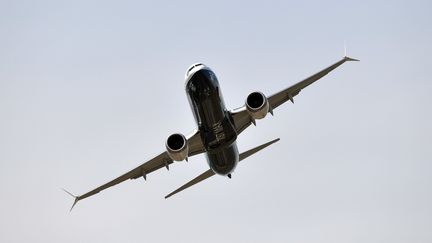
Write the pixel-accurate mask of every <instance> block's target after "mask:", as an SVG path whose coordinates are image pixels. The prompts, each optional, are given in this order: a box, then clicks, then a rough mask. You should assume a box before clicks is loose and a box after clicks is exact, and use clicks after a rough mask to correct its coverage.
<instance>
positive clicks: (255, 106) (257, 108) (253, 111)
mask: <svg viewBox="0 0 432 243" xmlns="http://www.w3.org/2000/svg"><path fill="white" fill-rule="evenodd" d="M246 109H247V111H248V112H249V114H250V116H251V117H252V118H254V119H262V118H264V117H265V116H266V115H267V113H268V112H269V103H268V100H267V97H266V96H265V95H264V94H263V93H261V92H253V93H250V94H249V95H248V97H247V98H246Z"/></svg>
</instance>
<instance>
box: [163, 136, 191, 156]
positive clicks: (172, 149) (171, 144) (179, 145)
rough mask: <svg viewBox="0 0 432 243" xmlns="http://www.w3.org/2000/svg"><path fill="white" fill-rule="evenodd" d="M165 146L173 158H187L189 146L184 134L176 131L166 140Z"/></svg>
mask: <svg viewBox="0 0 432 243" xmlns="http://www.w3.org/2000/svg"><path fill="white" fill-rule="evenodd" d="M165 147H166V150H167V152H168V155H169V157H170V158H171V159H172V160H174V161H182V160H185V159H187V156H188V153H189V147H188V143H187V139H186V137H185V136H184V135H183V134H180V133H174V134H172V135H170V136H169V137H168V138H167V140H166V142H165Z"/></svg>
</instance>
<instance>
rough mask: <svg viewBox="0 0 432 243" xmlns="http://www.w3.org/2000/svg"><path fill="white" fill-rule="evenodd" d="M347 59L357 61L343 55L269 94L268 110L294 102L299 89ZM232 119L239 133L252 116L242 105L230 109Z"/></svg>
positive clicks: (247, 124) (271, 110) (246, 125)
mask: <svg viewBox="0 0 432 243" xmlns="http://www.w3.org/2000/svg"><path fill="white" fill-rule="evenodd" d="M348 61H359V60H357V59H354V58H351V57H347V56H345V57H343V58H342V59H341V60H339V61H338V62H336V63H334V64H332V65H330V66H329V67H327V68H324V69H323V70H321V71H319V72H318V73H316V74H314V75H312V76H310V77H308V78H306V79H304V80H302V81H300V82H298V83H296V84H294V85H292V86H290V87H288V88H286V89H284V90H281V91H279V92H277V93H275V94H273V95H271V96H269V97H268V98H267V99H268V102H269V106H270V109H269V112H271V113H272V112H273V110H274V109H276V108H277V107H278V106H280V105H282V104H283V103H285V102H286V101H288V100H289V101H291V102H292V103H294V97H295V96H296V95H298V94H299V93H300V91H301V90H302V89H304V88H306V87H307V86H309V85H311V84H313V83H314V82H316V81H317V80H319V79H321V78H322V77H324V76H326V75H327V74H328V73H330V72H331V71H333V70H334V69H336V68H337V67H339V66H340V65H342V64H343V63H345V62H348ZM231 114H232V117H233V120H234V125H235V127H236V129H237V133H238V134H240V133H241V132H242V131H243V130H245V129H246V128H247V127H248V126H249V125H250V124H251V123H252V122H253V121H252V118H251V117H250V115H249V113H248V112H247V110H246V107H245V106H242V107H240V108H237V109H234V110H233V111H231Z"/></svg>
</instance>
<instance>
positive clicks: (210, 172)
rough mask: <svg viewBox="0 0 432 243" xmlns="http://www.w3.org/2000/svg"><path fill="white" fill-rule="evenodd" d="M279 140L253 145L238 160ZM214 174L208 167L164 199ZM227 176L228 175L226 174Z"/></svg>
mask: <svg viewBox="0 0 432 243" xmlns="http://www.w3.org/2000/svg"><path fill="white" fill-rule="evenodd" d="M279 140H280V139H279V138H276V139H275V140H272V141H270V142H268V143H265V144H262V145H260V146H258V147H255V148H253V149H250V150H248V151H246V152H243V153H241V154H240V155H239V161H242V160H244V159H246V158H247V157H249V156H251V155H252V154H254V153H256V152H258V151H260V150H261V149H263V148H265V147H267V146H270V145H271V144H273V143H276V142H277V141H279ZM214 175H215V173H214V172H213V171H212V170H211V169H209V170H207V171H206V172H204V173H202V174H201V175H199V176H197V177H195V178H194V179H192V180H191V181H189V182H188V183H186V184H184V185H183V186H181V187H179V188H178V189H177V190H175V191H173V192H171V193H170V194H168V195H166V196H165V199H167V198H169V197H171V196H172V195H174V194H176V193H178V192H181V191H183V190H184V189H186V188H188V187H191V186H193V185H195V184H197V183H198V182H201V181H203V180H205V179H207V178H210V177H212V176H214ZM228 176H229V175H228Z"/></svg>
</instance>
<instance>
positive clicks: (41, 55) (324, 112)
mask: <svg viewBox="0 0 432 243" xmlns="http://www.w3.org/2000/svg"><path fill="white" fill-rule="evenodd" d="M431 10H432V2H430V1H380V2H376V1H356V2H354V1H304V2H302V3H290V2H288V1H266V2H264V1H262V2H258V1H255V2H251V1H243V2H241V1H237V2H231V1H212V2H206V1H177V2H174V1H173V2H169V1H154V2H150V1H19V0H18V1H1V0H0V117H1V119H0V195H1V196H0V216H1V217H0V242H29V241H32V242H104V243H110V242H172V241H175V242H332V243H334V242H359V243H360V242H362V243H363V242H431V241H432V231H431V227H432V208H431V206H430V205H432V195H431V192H432V176H431V172H432V164H431V163H432V151H431V143H432V141H431V137H432V126H431V124H432V112H431V104H432V96H431V94H430V93H431V90H432V84H431V81H430V77H431V76H432V69H431V67H432V65H431V64H432V61H431V56H432V47H431V43H432V28H431V23H432V15H431V14H430V12H431ZM344 40H346V41H347V45H348V54H349V55H350V56H353V57H355V58H359V59H361V62H359V63H347V64H344V65H343V66H341V67H340V68H339V69H337V70H336V71H334V72H333V73H331V74H330V75H328V76H327V77H325V78H324V79H322V80H320V81H319V82H318V83H316V84H314V85H313V86H311V87H309V88H308V89H306V90H304V91H303V92H302V93H301V94H300V95H299V96H297V99H296V103H295V105H292V104H286V105H284V106H282V107H281V108H278V109H277V110H275V116H274V117H269V118H267V119H265V120H263V121H259V122H258V126H257V128H253V127H251V128H249V129H248V130H247V131H246V132H244V133H243V134H242V135H241V136H240V137H239V139H238V145H239V149H240V150H241V151H243V150H246V149H248V148H251V147H253V146H256V145H259V144H261V143H264V142H267V141H269V140H271V139H273V138H276V137H280V138H281V141H280V142H279V143H277V144H275V145H272V146H271V147H269V148H268V149H266V150H264V151H263V152H260V153H259V154H256V155H254V156H253V157H250V158H249V159H247V160H246V161H245V162H244V163H243V162H242V163H241V164H240V165H239V166H238V167H237V170H236V172H235V173H234V174H233V179H231V180H228V179H226V178H223V177H215V178H212V179H209V180H208V181H205V182H203V183H201V184H199V185H197V186H195V187H193V188H190V189H188V190H186V191H184V192H182V193H180V194H178V195H175V196H174V197H172V198H171V199H169V200H165V199H163V196H164V195H166V194H167V193H168V192H170V191H172V190H173V189H175V188H177V187H178V186H180V185H182V184H184V183H185V182H186V181H188V180H190V179H191V178H193V177H195V176H196V175H198V174H200V173H201V172H203V171H204V170H206V169H207V168H208V166H207V164H206V162H205V158H204V156H202V155H199V156H195V157H193V158H190V162H189V163H177V164H175V165H173V166H172V167H171V170H170V171H169V172H167V171H166V170H161V171H159V172H155V173H153V174H150V175H149V176H148V180H147V182H144V181H143V180H138V181H127V182H125V183H123V184H121V185H118V186H117V187H114V188H111V189H109V190H107V191H105V192H103V193H100V194H98V195H96V196H94V197H92V198H89V199H86V200H83V201H82V202H80V203H79V204H78V205H77V207H76V208H75V209H74V211H73V212H72V213H69V211H68V210H69V208H70V206H71V204H72V201H73V200H72V198H70V197H69V196H67V195H66V194H65V193H63V192H62V191H60V188H61V187H65V188H67V189H69V190H70V191H72V192H74V193H76V194H80V193H83V192H86V191H87V190H89V189H92V188H94V187H95V186H98V185H99V184H101V183H104V182H106V181H108V180H110V179H113V178H115V177H116V176H118V175H120V174H122V173H123V172H125V171H127V170H129V169H131V168H133V167H135V166H136V165H138V164H140V163H141V162H143V161H145V160H147V159H149V158H151V157H152V156H154V155H156V154H158V153H159V152H161V151H162V150H163V149H164V140H165V139H166V137H167V136H168V135H170V134H171V133H174V132H182V133H185V134H187V133H189V132H190V131H192V129H194V128H195V124H194V120H193V116H192V113H191V111H190V108H189V106H188V103H187V99H186V96H185V93H184V87H183V85H184V73H185V71H186V69H187V67H188V66H189V65H190V64H192V63H194V62H198V61H199V62H204V63H205V64H207V65H208V66H210V67H211V68H212V69H213V70H214V71H215V72H216V75H217V76H218V78H219V81H220V84H221V87H222V91H223V94H224V96H225V103H226V105H227V106H228V107H230V108H236V107H238V106H241V105H242V104H243V102H244V100H245V98H246V96H247V94H249V93H250V92H252V91H255V90H260V91H262V92H264V93H265V94H271V93H273V92H276V91H278V90H280V89H282V88H284V87H287V86H289V85H290V84H293V83H295V82H297V81H299V80H301V79H302V78H304V77H306V76H308V75H310V74H313V73H314V72H316V71H318V70H320V69H321V68H323V67H326V66H328V65H329V64H332V63H333V62H335V61H337V60H338V59H339V58H341V56H342V55H343V42H344Z"/></svg>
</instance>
